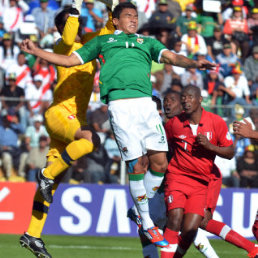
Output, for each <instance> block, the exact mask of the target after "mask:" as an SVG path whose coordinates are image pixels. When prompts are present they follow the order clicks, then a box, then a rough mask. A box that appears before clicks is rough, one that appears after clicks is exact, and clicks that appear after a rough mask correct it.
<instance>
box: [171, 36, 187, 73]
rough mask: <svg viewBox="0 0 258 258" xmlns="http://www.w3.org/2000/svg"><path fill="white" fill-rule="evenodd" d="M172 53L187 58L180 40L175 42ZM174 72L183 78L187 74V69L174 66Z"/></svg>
mask: <svg viewBox="0 0 258 258" xmlns="http://www.w3.org/2000/svg"><path fill="white" fill-rule="evenodd" d="M172 52H174V53H176V54H179V55H183V56H185V55H186V53H185V51H182V41H181V40H180V39H178V40H177V41H175V43H174V46H173V50H172ZM173 71H174V73H176V74H177V75H179V76H181V75H182V74H183V73H184V72H185V68H183V67H179V66H173Z"/></svg>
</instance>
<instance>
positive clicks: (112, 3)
mask: <svg viewBox="0 0 258 258" xmlns="http://www.w3.org/2000/svg"><path fill="white" fill-rule="evenodd" d="M99 1H100V2H102V3H104V4H105V5H106V6H107V7H108V8H109V9H110V10H112V11H114V9H115V7H116V6H117V5H118V4H119V0H99Z"/></svg>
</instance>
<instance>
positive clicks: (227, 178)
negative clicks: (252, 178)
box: [214, 156, 240, 187]
mask: <svg viewBox="0 0 258 258" xmlns="http://www.w3.org/2000/svg"><path fill="white" fill-rule="evenodd" d="M214 163H215V164H216V165H217V166H218V168H219V169H220V172H221V174H222V184H223V185H225V186H228V187H239V185H240V176H239V174H238V173H237V171H236V159H235V157H233V158H232V159H224V158H221V157H220V156H216V158H215V161H214Z"/></svg>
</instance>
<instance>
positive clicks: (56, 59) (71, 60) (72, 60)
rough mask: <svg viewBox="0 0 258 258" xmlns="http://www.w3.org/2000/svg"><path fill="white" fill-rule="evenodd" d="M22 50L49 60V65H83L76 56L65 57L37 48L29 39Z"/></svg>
mask: <svg viewBox="0 0 258 258" xmlns="http://www.w3.org/2000/svg"><path fill="white" fill-rule="evenodd" d="M21 50H22V51H24V52H27V53H29V54H32V55H35V56H38V57H40V58H43V59H45V60H47V61H48V62H49V63H52V64H55V65H59V66H64V67H72V66H76V65H80V64H81V62H80V60H79V58H78V57H77V56H76V55H75V54H71V55H70V56H65V55H59V54H55V53H50V52H47V51H45V50H43V49H40V48H38V47H36V46H35V45H34V43H33V42H32V41H31V40H29V39H25V40H23V41H22V43H21Z"/></svg>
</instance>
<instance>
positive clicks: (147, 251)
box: [142, 244, 159, 258]
mask: <svg viewBox="0 0 258 258" xmlns="http://www.w3.org/2000/svg"><path fill="white" fill-rule="evenodd" d="M142 253H143V257H148V258H159V254H158V249H157V247H156V246H155V245H154V244H149V245H146V246H144V247H143V248H142Z"/></svg>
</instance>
